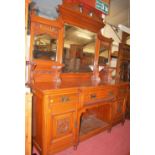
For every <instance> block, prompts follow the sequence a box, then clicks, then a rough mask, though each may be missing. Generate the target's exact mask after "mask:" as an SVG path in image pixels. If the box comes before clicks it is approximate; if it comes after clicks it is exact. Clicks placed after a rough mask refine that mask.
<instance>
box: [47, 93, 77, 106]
mask: <svg viewBox="0 0 155 155" xmlns="http://www.w3.org/2000/svg"><path fill="white" fill-rule="evenodd" d="M49 102H50V103H51V104H58V103H59V104H68V103H75V102H76V103H77V102H78V94H61V95H54V96H49Z"/></svg>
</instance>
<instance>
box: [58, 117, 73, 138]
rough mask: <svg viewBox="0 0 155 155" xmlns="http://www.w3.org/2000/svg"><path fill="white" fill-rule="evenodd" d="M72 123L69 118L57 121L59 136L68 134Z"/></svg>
mask: <svg viewBox="0 0 155 155" xmlns="http://www.w3.org/2000/svg"><path fill="white" fill-rule="evenodd" d="M69 126H70V121H69V119H68V118H64V119H59V120H57V134H58V135H59V134H65V133H66V132H68V130H69Z"/></svg>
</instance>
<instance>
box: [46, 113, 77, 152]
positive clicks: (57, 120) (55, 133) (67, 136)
mask: <svg viewBox="0 0 155 155" xmlns="http://www.w3.org/2000/svg"><path fill="white" fill-rule="evenodd" d="M75 122H76V112H75V111H71V112H66V113H59V114H52V113H51V118H50V130H49V134H50V150H49V152H57V151H59V150H62V149H64V148H66V147H67V146H71V145H74V141H75V133H76V131H75Z"/></svg>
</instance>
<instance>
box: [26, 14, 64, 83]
mask: <svg viewBox="0 0 155 155" xmlns="http://www.w3.org/2000/svg"><path fill="white" fill-rule="evenodd" d="M30 18H31V27H30V34H31V38H30V52H29V69H28V75H29V76H28V83H30V84H31V83H34V82H35V81H36V82H37V81H52V80H54V81H55V80H57V79H58V80H59V77H58V76H59V74H60V73H59V72H60V68H61V67H62V64H60V63H59V62H60V59H61V55H62V47H63V36H62V34H63V26H62V23H61V20H59V19H57V20H49V19H45V18H43V17H40V16H37V15H36V12H35V11H32V13H31V17H30ZM52 28H54V29H57V31H56V33H55V32H53V30H52ZM43 33H45V34H48V35H50V36H51V37H55V38H57V51H56V61H52V60H46V61H45V60H41V59H40V60H39V59H35V58H33V51H34V37H35V35H38V34H43ZM52 66H53V67H52ZM34 70H35V71H34ZM52 70H53V71H54V74H53V71H52ZM51 75H52V77H51ZM40 77H42V78H40Z"/></svg>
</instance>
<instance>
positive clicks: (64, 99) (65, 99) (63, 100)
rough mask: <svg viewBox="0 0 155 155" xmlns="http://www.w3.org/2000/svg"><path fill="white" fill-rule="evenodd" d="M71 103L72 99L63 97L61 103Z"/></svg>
mask: <svg viewBox="0 0 155 155" xmlns="http://www.w3.org/2000/svg"><path fill="white" fill-rule="evenodd" d="M69 101H70V98H69V97H68V96H62V97H61V102H63V103H64V102H69Z"/></svg>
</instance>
